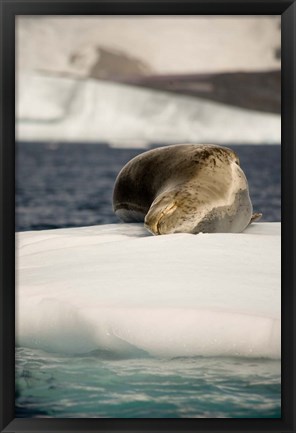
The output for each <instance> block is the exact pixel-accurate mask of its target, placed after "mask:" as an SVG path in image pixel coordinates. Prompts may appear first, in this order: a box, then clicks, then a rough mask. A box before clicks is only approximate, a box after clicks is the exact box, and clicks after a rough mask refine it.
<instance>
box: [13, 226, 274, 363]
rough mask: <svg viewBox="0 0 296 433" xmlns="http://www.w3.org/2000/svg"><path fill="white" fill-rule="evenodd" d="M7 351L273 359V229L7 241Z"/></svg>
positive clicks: (65, 232) (86, 232)
mask: <svg viewBox="0 0 296 433" xmlns="http://www.w3.org/2000/svg"><path fill="white" fill-rule="evenodd" d="M16 249H17V258H16V263H17V271H16V272H17V273H16V276H17V288H16V300H17V302H16V305H17V310H16V311H17V312H16V325H17V328H16V329H17V335H16V337H17V344H18V345H21V346H27V347H31V348H41V349H45V350H47V351H54V352H59V353H69V354H71V353H73V354H79V353H80V354H81V353H87V352H90V351H93V350H98V351H106V350H107V351H110V352H112V353H113V352H114V353H116V354H118V355H120V356H121V355H122V356H125V355H130V354H133V353H135V354H136V355H137V354H139V353H141V354H143V355H144V356H145V355H152V356H158V357H168V358H170V357H178V356H199V355H201V356H219V355H221V356H245V357H269V358H280V318H281V317H280V314H281V313H280V312H281V304H280V302H281V286H280V223H255V224H252V225H251V226H250V227H248V228H247V230H246V231H245V232H244V233H241V234H199V235H191V234H173V235H164V236H152V235H150V234H149V233H148V232H147V231H146V230H145V229H144V228H143V226H142V224H113V225H103V226H92V227H81V228H68V229H58V230H45V231H34V232H33V231H32V232H20V233H17V234H16Z"/></svg>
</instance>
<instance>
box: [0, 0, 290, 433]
mask: <svg viewBox="0 0 296 433" xmlns="http://www.w3.org/2000/svg"><path fill="white" fill-rule="evenodd" d="M0 5H1V18H0V19H1V21H0V28H1V127H0V130H1V142H0V149H1V154H0V161H1V170H0V171H1V214H0V224H1V238H0V248H1V254H0V257H1V262H0V276H1V300H0V308H1V311H0V320H1V333H0V338H1V352H0V377H1V382H0V393H1V394H0V395H1V397H0V398H1V406H0V431H1V432H5V433H8V432H11V433H12V432H37V431H38V432H94V431H97V432H107V431H108V432H109V431H112V432H123V431H134V432H137V433H139V432H147V433H148V432H157V431H166V432H170V433H173V432H177V431H186V432H188V433H189V432H193V431H194V432H195V431H198V432H226V431H227V432H252V433H256V432H269V433H270V432H281V433H284V432H295V431H296V422H295V411H294V410H293V409H294V408H295V401H296V394H295V376H296V375H295V347H296V344H295V341H296V334H295V322H296V321H295V316H296V309H295V298H296V296H295V291H296V288H295V269H296V262H295V245H296V238H295V218H296V213H295V203H296V201H295V184H296V182H295V181H296V179H295V176H296V175H295V172H296V160H295V158H296V150H295V146H296V137H295V125H296V86H295V79H296V55H295V49H296V48H295V47H296V34H295V31H296V30H295V29H296V2H295V1H292V0H202V1H193V0H191V1H187V0H186V1H181V0H177V1H130V2H127V1H112V0H111V1H110V0H109V1H98V0H92V1H83V0H78V1H73V0H69V1H67V0H64V1H59V0H51V1H40V0H39V1H36V0H32V1H14V0H0ZM92 14H98V15H100V14H106V15H115V14H117V15H121V14H124V15H203V14H206V15H211V14H214V15H274V14H276V15H281V22H282V30H281V32H282V53H281V56H282V216H283V224H282V417H281V419H77V418H75V419H47V418H43V419H25V418H15V415H14V402H15V391H14V362H15V359H14V356H15V323H14V306H15V245H14V236H15V216H14V214H15V199H14V197H15V146H14V144H15V114H14V113H15V78H14V77H15V75H14V67H15V66H14V65H15V16H16V15H92Z"/></svg>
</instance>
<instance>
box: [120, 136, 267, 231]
mask: <svg viewBox="0 0 296 433" xmlns="http://www.w3.org/2000/svg"><path fill="white" fill-rule="evenodd" d="M113 210H114V212H115V214H116V215H117V216H118V217H119V218H120V219H121V220H122V221H124V222H142V221H144V225H145V227H146V228H147V229H148V230H149V231H150V232H151V233H153V234H154V235H161V234H169V233H201V232H203V233H229V232H230V233H239V232H242V231H243V230H244V229H245V228H246V227H247V226H248V225H249V224H250V223H251V222H253V221H255V220H257V219H259V218H260V217H261V214H253V207H252V203H251V199H250V195H249V188H248V182H247V179H246V176H245V174H244V172H243V171H242V169H241V167H240V163H239V159H238V157H237V155H236V154H235V152H234V151H232V150H231V149H228V148H227V147H224V146H218V145H213V144H177V145H171V146H165V147H160V148H156V149H152V150H149V151H146V152H143V153H141V154H140V155H138V156H136V157H135V158H133V159H132V160H130V161H129V162H128V163H127V164H126V165H125V166H124V167H123V168H122V170H121V171H120V172H119V174H118V176H117V178H116V181H115V185H114V191H113Z"/></svg>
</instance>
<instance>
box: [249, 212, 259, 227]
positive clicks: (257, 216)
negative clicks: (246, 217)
mask: <svg viewBox="0 0 296 433" xmlns="http://www.w3.org/2000/svg"><path fill="white" fill-rule="evenodd" d="M261 217H262V213H260V212H257V213H253V215H252V218H251V221H250V222H249V225H250V224H252V223H253V222H255V221H259V220H260V219H261Z"/></svg>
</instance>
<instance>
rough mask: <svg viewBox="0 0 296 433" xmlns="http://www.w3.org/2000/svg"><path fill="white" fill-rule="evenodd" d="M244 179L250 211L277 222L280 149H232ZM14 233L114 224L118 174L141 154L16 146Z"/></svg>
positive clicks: (86, 147)
mask: <svg viewBox="0 0 296 433" xmlns="http://www.w3.org/2000/svg"><path fill="white" fill-rule="evenodd" d="M231 148H232V149H233V150H235V151H236V152H237V154H238V156H239V158H240V161H241V166H242V168H243V170H244V172H245V174H246V176H247V179H248V182H249V188H250V195H251V199H252V202H253V207H254V211H256V212H262V213H263V218H262V221H280V220H281V149H280V146H273V145H270V146H269V145H264V146H263V145H262V146H261V145H260V146H248V145H243V146H231ZM16 149H17V150H16V230H17V231H20V230H40V229H51V228H59V227H77V226H87V225H95V224H110V223H116V222H118V219H117V217H116V216H115V215H114V214H113V211H112V191H113V185H114V181H115V179H116V176H117V174H118V172H119V171H120V169H121V168H122V167H123V165H124V164H125V163H126V162H128V161H129V160H130V159H131V158H133V157H134V156H136V155H137V154H139V153H140V152H143V149H116V148H111V147H109V146H108V145H103V144H98V145H94V144H77V143H76V144H74V143H69V144H66V143H63V144H58V143H18V144H17V147H16Z"/></svg>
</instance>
